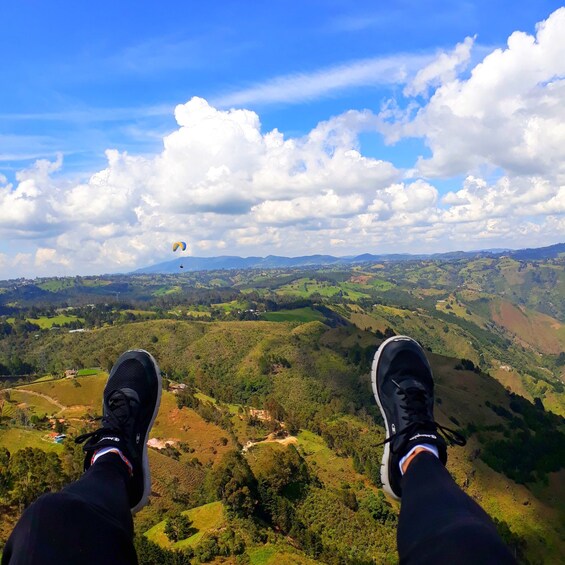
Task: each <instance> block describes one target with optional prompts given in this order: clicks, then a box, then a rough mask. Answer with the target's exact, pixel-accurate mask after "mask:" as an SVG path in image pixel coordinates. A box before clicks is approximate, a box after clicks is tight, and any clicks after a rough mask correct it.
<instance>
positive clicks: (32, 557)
mask: <svg viewBox="0 0 565 565" xmlns="http://www.w3.org/2000/svg"><path fill="white" fill-rule="evenodd" d="M128 481H129V470H128V468H127V467H126V465H125V464H124V462H123V461H122V460H121V459H120V457H119V456H118V455H116V454H115V453H108V454H107V455H104V456H103V457H100V458H99V459H98V460H97V462H96V463H95V464H94V465H92V466H91V467H90V468H89V469H88V470H87V471H86V473H85V474H84V475H83V476H82V477H81V478H80V479H79V480H78V481H76V482H74V483H71V484H70V485H68V486H67V487H66V488H64V489H63V490H62V491H60V492H58V493H50V494H45V495H43V496H41V497H40V498H39V499H37V500H36V501H35V502H34V503H33V504H31V505H30V506H29V507H28V508H27V509H26V510H25V512H24V513H23V515H22V517H21V518H20V520H19V522H18V523H17V525H16V527H15V528H14V531H13V532H12V534H11V536H10V538H9V539H8V542H7V544H6V547H5V548H4V553H3V557H2V563H3V564H7V563H9V564H10V565H14V564H16V565H36V564H38V565H39V564H41V565H51V564H53V565H55V564H57V565H64V564H67V563H68V564H73V563H79V564H81V565H90V564H92V565H95V564H100V563H104V564H110V565H113V564H116V565H118V564H120V565H123V564H135V563H137V558H136V555H135V549H134V547H133V521H132V517H131V511H130V506H129V500H128V495H127V483H128Z"/></svg>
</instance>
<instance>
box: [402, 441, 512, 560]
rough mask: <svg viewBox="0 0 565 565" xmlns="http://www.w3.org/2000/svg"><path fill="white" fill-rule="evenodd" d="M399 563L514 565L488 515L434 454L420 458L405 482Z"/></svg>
mask: <svg viewBox="0 0 565 565" xmlns="http://www.w3.org/2000/svg"><path fill="white" fill-rule="evenodd" d="M397 540H398V553H399V557H400V563H402V564H404V563H406V564H408V563H418V564H420V563H421V564H425V563H430V564H431V563H433V564H438V563H457V564H458V565H459V564H461V565H465V564H467V563H468V564H469V565H475V564H476V563H481V565H488V564H491V563H492V564H493V565H494V564H497V565H498V564H501V565H504V564H506V563H508V564H510V563H515V562H516V561H515V559H514V558H513V557H512V554H511V553H510V551H509V549H508V548H507V547H506V545H504V543H503V542H502V540H501V539H500V537H499V535H498V533H497V531H496V527H495V525H494V523H493V522H492V520H491V519H490V517H489V516H488V514H487V513H486V512H485V511H484V510H483V509H482V508H481V507H480V506H479V505H478V504H477V503H476V502H475V501H474V500H473V499H472V498H471V497H469V496H468V495H467V494H466V493H465V492H463V491H462V490H461V489H460V488H459V486H458V485H457V484H456V483H455V481H454V480H453V478H452V477H451V475H450V474H449V472H448V471H447V469H446V468H445V467H444V465H443V463H442V462H441V461H440V460H439V459H438V458H437V457H436V456H435V455H433V454H432V453H429V452H422V453H419V454H418V455H417V456H416V457H415V458H414V460H413V461H412V462H411V463H410V465H409V467H408V469H407V471H406V473H405V474H404V476H403V477H402V504H401V507H400V516H399V519H398V535H397Z"/></svg>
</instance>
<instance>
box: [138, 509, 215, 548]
mask: <svg viewBox="0 0 565 565" xmlns="http://www.w3.org/2000/svg"><path fill="white" fill-rule="evenodd" d="M183 514H184V515H186V516H188V518H189V519H190V520H191V521H192V527H193V528H194V530H195V533H194V534H193V535H191V536H190V537H188V538H186V539H183V540H180V541H178V542H176V543H173V542H171V541H169V538H168V537H167V536H166V534H165V523H166V520H163V521H162V522H159V523H158V524H156V525H155V526H153V527H152V528H151V529H149V530H147V532H145V536H146V537H147V539H149V540H151V541H152V542H154V543H156V544H158V545H160V546H161V547H165V548H168V549H182V548H183V547H188V546H195V545H197V544H198V542H199V541H200V540H201V539H202V538H203V537H204V535H205V534H206V533H208V532H211V531H214V530H218V529H219V528H221V527H222V526H223V525H224V524H225V518H224V505H223V504H222V503H221V502H210V503H209V504H205V505H204V506H198V507H197V508H192V509H191V510H185V511H184V512H183Z"/></svg>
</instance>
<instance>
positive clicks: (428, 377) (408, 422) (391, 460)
mask: <svg viewBox="0 0 565 565" xmlns="http://www.w3.org/2000/svg"><path fill="white" fill-rule="evenodd" d="M373 387H374V390H375V395H376V397H377V401H378V403H379V406H380V408H381V412H382V414H383V419H384V420H385V425H386V438H387V439H386V440H385V442H384V443H390V446H389V449H388V450H387V451H388V457H386V454H387V451H385V458H384V459H383V465H384V466H385V469H384V472H385V474H384V478H385V480H384V481H383V483H385V486H388V487H389V489H390V491H392V492H391V494H393V496H396V497H398V498H400V496H401V493H402V489H401V486H400V481H401V478H402V474H401V472H400V468H399V462H400V460H401V459H402V457H403V456H404V455H405V454H406V453H407V452H408V451H409V450H410V449H411V448H412V447H414V446H415V445H418V444H422V443H428V444H432V445H434V446H435V447H436V448H437V450H438V454H439V458H440V460H441V461H442V463H444V464H445V462H446V460H447V444H446V441H445V439H444V438H443V437H442V436H441V435H440V433H439V431H442V432H443V434H444V435H445V437H446V438H447V439H448V440H449V441H450V443H457V444H459V445H463V444H464V443H465V439H464V438H463V437H462V436H460V435H459V434H458V433H457V432H454V431H453V430H450V429H449V428H445V427H443V426H441V425H439V424H438V423H437V422H435V420H434V415H433V408H434V382H433V377H432V371H431V368H430V365H429V363H428V360H427V359H426V356H425V354H424V351H423V350H422V348H421V347H420V345H419V344H418V343H417V342H416V341H414V340H413V339H411V338H408V337H404V336H397V337H394V338H391V339H390V340H387V341H386V342H384V344H383V345H382V346H381V348H379V351H378V352H377V354H376V356H375V362H374V366H373ZM385 459H386V460H385ZM387 479H388V480H387ZM386 483H388V485H387V484H386ZM387 490H388V489H387Z"/></svg>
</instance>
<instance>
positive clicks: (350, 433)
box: [0, 258, 565, 564]
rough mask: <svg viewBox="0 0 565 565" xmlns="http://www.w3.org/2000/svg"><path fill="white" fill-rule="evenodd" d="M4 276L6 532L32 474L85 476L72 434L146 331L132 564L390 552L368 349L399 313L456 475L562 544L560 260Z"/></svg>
mask: <svg viewBox="0 0 565 565" xmlns="http://www.w3.org/2000/svg"><path fill="white" fill-rule="evenodd" d="M1 288H2V290H0V307H1V308H2V309H3V310H2V313H3V316H2V319H1V320H0V336H1V337H0V374H1V375H3V377H2V378H3V381H2V386H3V387H4V389H3V390H0V505H1V506H2V512H1V514H0V515H1V519H0V540H2V541H4V540H5V539H6V538H7V535H8V534H9V531H10V529H11V527H12V525H13V523H14V521H15V520H16V519H17V517H18V515H19V514H20V512H21V511H22V510H23V508H24V507H25V506H26V505H28V504H29V503H30V502H31V501H32V500H33V499H34V498H35V497H36V496H37V495H39V494H41V493H42V492H46V491H48V490H53V489H57V488H60V486H62V485H63V484H64V483H66V482H68V481H71V480H74V479H75V478H76V477H78V476H79V475H80V470H81V457H82V455H81V453H80V449H78V448H77V447H76V446H75V445H74V444H73V442H72V438H73V437H74V436H75V435H76V434H78V433H81V432H83V431H87V430H89V429H92V428H93V426H95V425H96V423H95V421H94V420H93V418H95V417H96V416H97V415H99V413H100V406H101V402H100V399H101V392H102V389H103V386H104V382H105V379H106V371H108V370H109V368H110V367H111V366H112V364H113V362H114V361H115V360H116V358H117V357H118V356H119V354H120V353H121V352H123V351H124V350H126V349H128V348H144V349H147V350H148V351H150V352H151V353H153V354H154V355H155V357H156V358H157V360H158V361H159V363H160V365H161V368H162V370H163V373H164V375H165V377H166V380H165V383H166V387H167V389H168V390H167V391H166V392H165V393H164V396H163V402H162V407H161V411H160V413H159V415H158V417H157V420H156V423H155V427H154V430H153V433H152V436H151V442H150V445H151V448H150V459H151V466H152V473H153V493H152V496H151V499H150V500H151V503H150V505H149V506H148V507H147V508H145V509H144V510H143V511H142V512H140V513H139V514H138V515H137V516H136V524H135V525H136V544H137V547H138V552H139V554H140V557H141V562H142V563H157V562H158V563H196V562H208V561H211V560H214V559H216V560H217V562H226V563H227V562H231V563H236V562H237V563H253V564H262V563H385V562H390V563H394V562H395V560H396V553H395V551H396V550H395V528H396V523H397V516H398V505H397V504H396V503H395V502H394V501H390V500H387V498H386V496H385V495H384V494H383V492H382V490H381V488H380V487H381V484H380V477H379V468H380V461H381V457H382V446H379V443H380V442H382V440H383V434H384V432H383V428H382V422H381V420H380V413H379V410H378V408H377V407H376V405H375V402H374V399H373V397H372V393H371V390H370V384H369V366H370V362H371V359H372V356H373V355H374V352H375V350H376V348H377V347H378V345H379V343H381V341H382V339H384V338H385V337H388V336H390V335H393V334H395V333H397V334H400V333H406V334H409V335H412V336H413V337H415V338H416V339H418V340H419V341H420V342H421V343H422V344H423V345H424V346H425V347H426V349H427V350H428V356H429V358H430V361H431V363H432V367H433V369H434V373H435V376H436V385H437V387H436V406H435V412H436V417H437V419H438V421H439V422H440V423H442V424H444V425H447V426H450V427H454V428H457V429H458V430H459V431H460V432H461V433H463V434H464V435H465V436H466V437H467V439H468V444H467V446H466V447H465V448H462V449H452V450H450V456H449V457H450V458H449V462H448V468H449V469H450V471H451V472H452V473H453V475H454V476H455V478H456V480H457V481H458V482H459V484H460V485H461V486H462V487H463V488H464V489H465V490H466V491H467V492H469V493H470V494H471V496H473V497H475V498H476V499H477V500H478V501H479V502H480V503H481V505H482V506H483V507H484V508H485V509H486V510H487V511H488V512H489V513H490V514H491V515H492V516H493V518H495V520H496V521H497V525H498V528H499V531H500V532H501V534H502V535H503V537H504V539H505V540H506V541H507V542H508V543H509V545H510V546H511V548H512V550H513V551H514V553H515V554H516V556H517V557H518V558H519V560H520V561H521V562H523V563H552V562H560V561H562V560H564V559H565V546H564V542H563V540H564V539H565V530H564V528H563V524H564V523H565V508H564V495H563V484H565V481H564V479H565V425H564V424H565V420H564V419H563V417H562V416H563V414H565V410H564V406H565V402H564V395H563V377H564V368H565V353H563V351H564V350H565V330H564V325H563V318H564V316H563V312H564V303H563V296H564V294H565V279H564V273H563V260H562V259H559V258H557V259H548V260H543V261H530V260H528V261H521V260H516V259H513V258H500V259H493V258H486V259H485V258H480V259H473V260H467V259H456V260H453V261H414V262H402V263H398V262H390V263H377V264H367V265H363V266H355V267H352V268H349V269H347V270H343V269H342V268H339V269H330V268H328V269H314V270H304V269H302V270H292V269H290V270H288V269H282V270H271V271H221V272H209V273H189V274H183V275H178V276H146V275H143V276H141V275H139V276H135V277H98V278H93V277H91V278H80V277H77V278H73V279H43V280H36V281H8V282H5V283H2V285H1ZM65 376H66V377H67V378H63V377H65ZM60 433H65V434H66V435H67V436H68V437H67V438H65V439H63V438H59V439H56V436H57V434H60ZM179 552H180V553H179Z"/></svg>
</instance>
